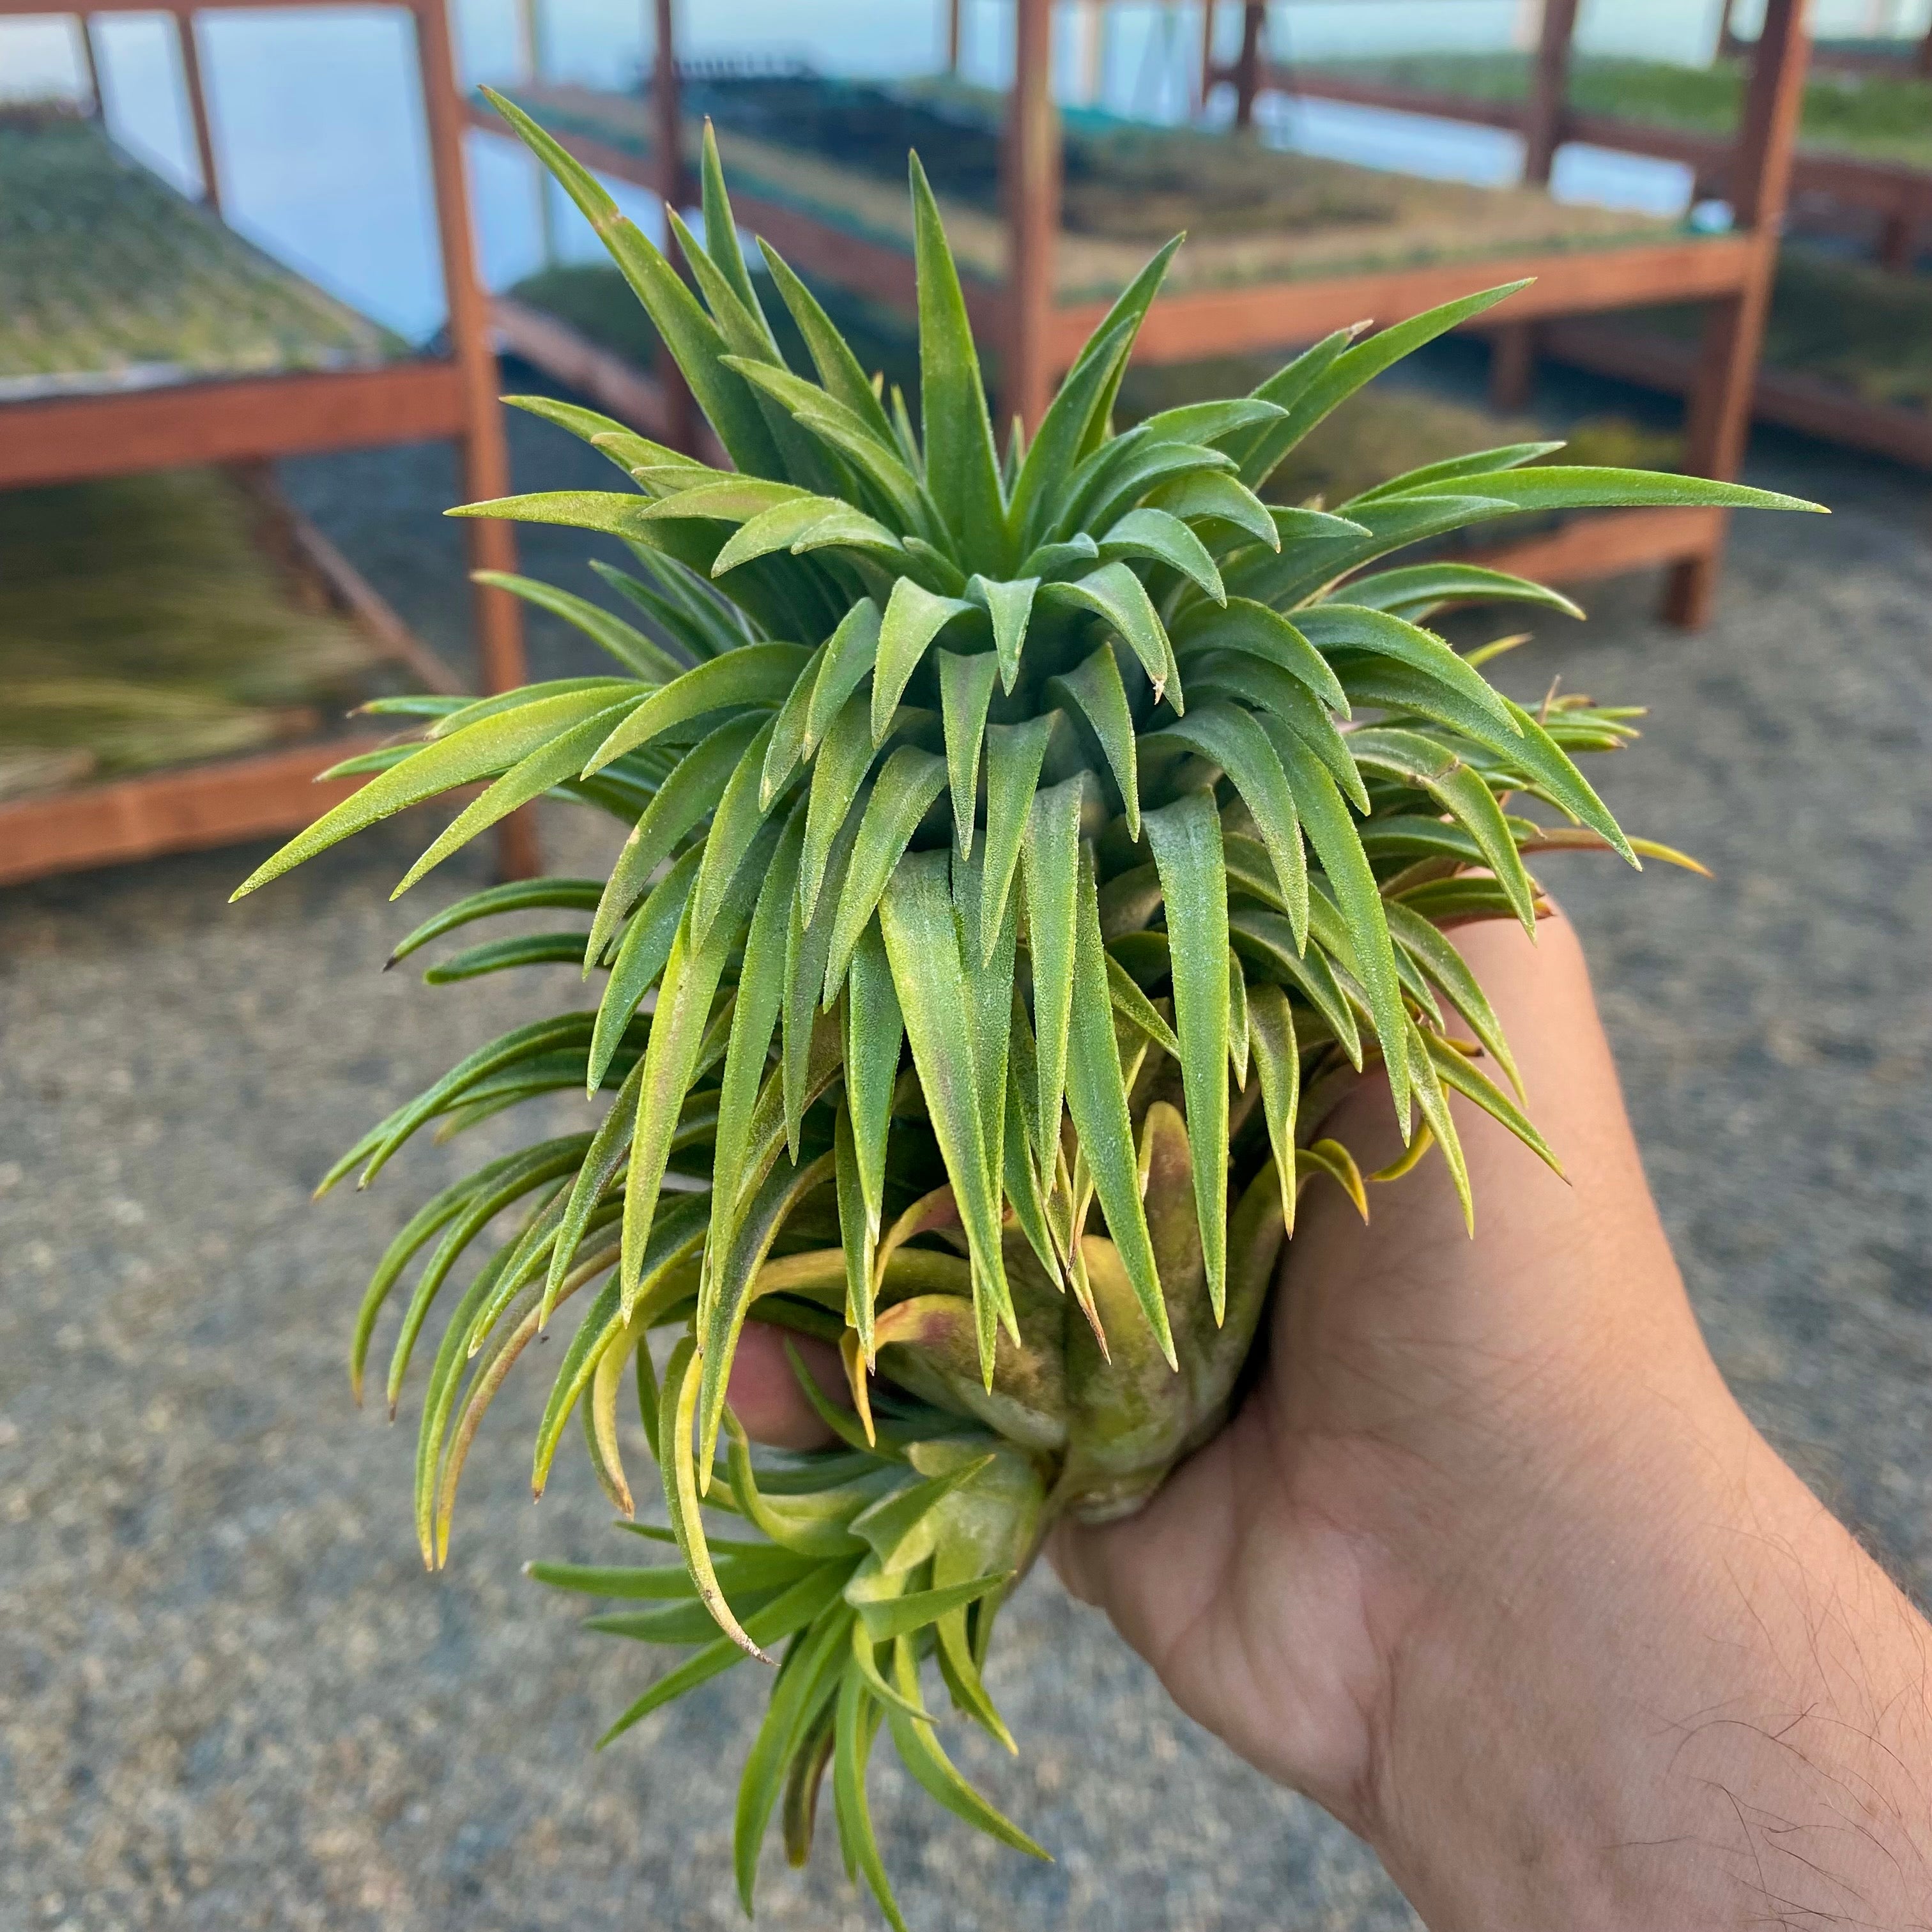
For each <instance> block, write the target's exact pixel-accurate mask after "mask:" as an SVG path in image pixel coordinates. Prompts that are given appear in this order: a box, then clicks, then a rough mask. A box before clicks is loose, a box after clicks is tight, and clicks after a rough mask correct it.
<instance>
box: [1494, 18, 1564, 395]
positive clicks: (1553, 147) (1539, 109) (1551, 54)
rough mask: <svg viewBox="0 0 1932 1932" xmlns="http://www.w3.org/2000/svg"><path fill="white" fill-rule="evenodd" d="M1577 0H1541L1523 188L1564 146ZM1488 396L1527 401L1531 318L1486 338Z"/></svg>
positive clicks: (1542, 176) (1545, 174)
mask: <svg viewBox="0 0 1932 1932" xmlns="http://www.w3.org/2000/svg"><path fill="white" fill-rule="evenodd" d="M1576 34H1577V0H1544V5H1543V26H1542V30H1541V32H1540V33H1539V34H1538V37H1537V43H1536V62H1535V67H1534V68H1533V69H1532V73H1531V76H1530V88H1529V107H1528V108H1527V110H1526V112H1525V114H1524V116H1523V185H1524V186H1525V187H1543V188H1547V187H1548V186H1549V185H1550V169H1551V168H1552V166H1553V165H1554V164H1555V162H1556V151H1557V149H1558V148H1560V147H1561V146H1562V145H1563V120H1564V113H1565V107H1566V104H1567V101H1568V94H1569V91H1570V49H1571V44H1572V43H1573V42H1574V40H1575V38H1576ZM1491 339H1492V341H1493V344H1494V347H1493V350H1492V351H1491V359H1490V401H1492V402H1493V403H1494V404H1495V405H1496V407H1497V408H1498V409H1499V410H1520V409H1525V408H1527V407H1529V398H1530V393H1531V391H1532V389H1533V388H1534V387H1535V381H1536V329H1535V324H1534V323H1526V322H1517V323H1507V324H1505V326H1503V327H1502V328H1501V329H1498V330H1497V331H1496V334H1495V335H1494V336H1493V338H1491Z"/></svg>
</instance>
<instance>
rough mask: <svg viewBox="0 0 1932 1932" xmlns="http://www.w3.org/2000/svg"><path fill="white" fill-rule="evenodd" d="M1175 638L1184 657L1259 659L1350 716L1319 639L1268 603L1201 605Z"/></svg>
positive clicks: (1234, 601)
mask: <svg viewBox="0 0 1932 1932" xmlns="http://www.w3.org/2000/svg"><path fill="white" fill-rule="evenodd" d="M1173 639H1174V648H1175V650H1176V651H1177V652H1179V653H1180V654H1181V655H1182V656H1183V657H1187V656H1190V655H1192V654H1193V653H1195V652H1200V651H1206V650H1223V651H1235V652H1240V653H1241V655H1244V656H1246V657H1252V658H1259V659H1260V660H1261V661H1262V663H1264V664H1273V665H1274V666H1275V667H1276V668H1277V670H1283V671H1285V672H1286V673H1287V674H1288V675H1289V676H1290V677H1292V678H1294V679H1295V680H1296V681H1297V682H1299V683H1301V684H1303V685H1306V686H1307V688H1308V689H1309V691H1310V692H1311V693H1312V694H1313V695H1314V696H1315V697H1316V698H1318V699H1319V700H1320V701H1321V702H1322V703H1324V704H1325V705H1327V706H1328V707H1329V709H1331V710H1334V711H1339V712H1341V714H1342V715H1343V717H1345V718H1346V716H1347V715H1349V700H1348V698H1347V697H1346V694H1344V692H1343V688H1342V685H1341V682H1340V679H1338V678H1337V676H1336V675H1335V671H1334V667H1333V666H1332V665H1331V664H1330V663H1329V662H1328V659H1327V658H1325V657H1324V656H1323V655H1322V653H1321V652H1320V651H1319V649H1316V640H1312V639H1311V638H1310V637H1309V636H1308V635H1307V632H1306V631H1305V629H1304V628H1301V627H1298V626H1297V625H1295V624H1292V623H1291V622H1289V620H1288V619H1287V618H1286V617H1284V616H1282V615H1281V613H1280V612H1279V611H1276V610H1270V609H1269V608H1268V606H1267V605H1266V604H1257V603H1256V602H1255V601H1253V599H1252V598H1247V597H1232V598H1229V600H1228V604H1227V607H1226V610H1213V609H1210V608H1207V607H1199V608H1197V609H1196V610H1193V611H1192V612H1190V613H1189V614H1188V615H1187V616H1186V617H1184V618H1183V619H1181V622H1179V623H1178V624H1177V625H1175V629H1174V632H1173ZM1445 648H1446V646H1445Z"/></svg>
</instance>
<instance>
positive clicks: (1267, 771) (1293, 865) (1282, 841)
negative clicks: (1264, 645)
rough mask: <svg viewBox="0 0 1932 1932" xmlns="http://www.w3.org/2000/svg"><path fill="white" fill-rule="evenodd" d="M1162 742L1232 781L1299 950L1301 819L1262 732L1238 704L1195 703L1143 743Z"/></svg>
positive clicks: (1304, 889) (1303, 867)
mask: <svg viewBox="0 0 1932 1932" xmlns="http://www.w3.org/2000/svg"><path fill="white" fill-rule="evenodd" d="M1163 738H1166V739H1173V740H1174V741H1175V742H1178V743H1180V744H1183V745H1187V746H1188V747H1189V748H1190V749H1191V750H1193V751H1197V752H1199V754H1200V755H1201V756H1202V757H1204V758H1206V759H1208V760H1211V762H1212V763H1214V764H1217V765H1219V766H1220V768H1221V769H1222V770H1223V771H1224V772H1226V773H1227V775H1228V776H1229V778H1231V779H1232V781H1234V786H1235V790H1237V791H1238V792H1239V793H1241V800H1242V802H1243V803H1244V804H1245V805H1247V808H1248V810H1249V811H1250V813H1251V814H1253V817H1254V821H1255V826H1256V829H1257V830H1258V831H1259V832H1260V833H1261V835H1262V843H1263V844H1265V845H1266V846H1267V847H1268V857H1269V859H1271V861H1272V862H1273V864H1274V874H1275V877H1276V879H1277V881H1278V882H1279V883H1280V889H1281V896H1282V904H1283V907H1284V909H1285V910H1286V912H1287V913H1288V916H1289V921H1290V922H1291V923H1292V925H1293V926H1294V928H1295V941H1296V944H1297V945H1298V946H1299V945H1300V944H1301V943H1302V941H1303V939H1304V936H1305V935H1306V934H1307V931H1308V862H1307V859H1306V858H1305V857H1304V855H1303V853H1302V849H1301V814H1300V813H1299V812H1298V811H1297V810H1296V808H1295V793H1294V791H1293V790H1292V787H1290V786H1289V782H1288V779H1287V778H1286V775H1284V773H1283V770H1282V766H1281V760H1280V757H1279V756H1278V755H1277V752H1276V751H1275V748H1274V745H1273V743H1272V742H1271V741H1270V739H1269V738H1268V734H1267V733H1266V732H1265V731H1264V730H1262V727H1261V726H1260V725H1259V724H1256V721H1255V720H1254V719H1253V717H1251V716H1250V715H1249V714H1248V713H1247V712H1245V711H1244V710H1242V709H1241V708H1240V707H1239V706H1237V705H1233V704H1229V703H1223V702H1221V701H1219V700H1217V701H1215V702H1214V703H1208V704H1201V705H1197V706H1196V707H1195V709H1194V710H1193V712H1192V713H1191V714H1190V715H1189V716H1188V717H1187V718H1183V719H1181V720H1179V721H1177V722H1176V723H1175V724H1171V725H1169V726H1168V727H1166V729H1165V730H1161V731H1157V732H1155V733H1152V734H1151V736H1150V737H1149V739H1148V742H1149V743H1150V744H1153V743H1156V742H1159V741H1160V739H1163Z"/></svg>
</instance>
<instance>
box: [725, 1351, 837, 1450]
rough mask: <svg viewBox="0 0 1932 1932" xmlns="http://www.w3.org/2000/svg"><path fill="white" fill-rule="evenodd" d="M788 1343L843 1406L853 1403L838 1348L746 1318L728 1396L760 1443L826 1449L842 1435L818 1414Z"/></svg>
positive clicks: (738, 1416) (813, 1374)
mask: <svg viewBox="0 0 1932 1932" xmlns="http://www.w3.org/2000/svg"><path fill="white" fill-rule="evenodd" d="M787 1342H789V1343H790V1344H791V1346H793V1349H796V1351H797V1352H798V1355H799V1360H800V1361H802V1362H803V1363H804V1364H805V1369H806V1371H807V1373H808V1374H809V1375H810V1376H811V1379H812V1380H813V1381H814V1382H816V1383H817V1385H818V1386H819V1388H820V1389H822V1390H823V1391H824V1392H825V1394H826V1395H827V1396H829V1397H830V1398H831V1399H832V1400H833V1401H834V1402H835V1403H838V1404H839V1405H840V1406H841V1407H847V1406H850V1400H851V1398H850V1395H849V1394H848V1393H847V1390H846V1387H845V1371H844V1367H843V1366H842V1365H841V1363H840V1361H839V1360H838V1350H837V1349H835V1348H833V1347H832V1346H831V1345H830V1344H829V1343H825V1342H820V1341H816V1340H814V1339H813V1338H812V1337H811V1336H809V1335H791V1334H786V1333H785V1332H784V1331H783V1330H782V1329H778V1328H770V1327H768V1326H767V1325H766V1324H764V1323H763V1322H746V1323H745V1332H744V1333H743V1334H742V1335H741V1336H740V1337H739V1340H738V1352H737V1353H736V1355H733V1357H732V1358H731V1380H730V1388H729V1391H728V1394H727V1400H729V1401H730V1405H731V1409H732V1412H733V1414H734V1415H736V1417H737V1418H738V1420H739V1421H740V1422H742V1424H744V1425H745V1430H746V1432H747V1433H748V1434H749V1435H750V1436H751V1438H752V1439H753V1440H754V1442H763V1443H765V1444H767V1445H769V1447H771V1448H774V1449H823V1448H826V1447H827V1446H828V1445H830V1444H831V1443H832V1442H835V1441H837V1438H836V1437H835V1436H834V1435H833V1434H832V1432H831V1430H829V1429H828V1428H826V1426H825V1424H823V1422H821V1421H820V1420H819V1419H818V1417H817V1415H816V1414H815V1413H814V1412H813V1409H812V1406H811V1403H808V1401H806V1400H805V1391H804V1390H802V1388H799V1385H798V1378H797V1376H796V1375H794V1374H793V1373H792V1366H791V1364H790V1362H789V1361H787V1359H786V1358H785V1344H786V1343H787Z"/></svg>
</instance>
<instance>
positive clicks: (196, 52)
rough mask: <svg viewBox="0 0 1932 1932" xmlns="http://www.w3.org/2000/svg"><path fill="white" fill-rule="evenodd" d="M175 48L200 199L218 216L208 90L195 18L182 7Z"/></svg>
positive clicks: (217, 175)
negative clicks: (191, 123)
mask: <svg viewBox="0 0 1932 1932" xmlns="http://www.w3.org/2000/svg"><path fill="white" fill-rule="evenodd" d="M174 22H175V47H176V49H178V52H179V53H180V56H181V85H182V86H183V87H184V89H186V91H187V111H188V118H189V120H190V121H192V122H193V126H194V151H195V159H196V164H197V165H198V166H199V168H200V169H201V198H202V200H203V201H204V202H206V203H207V204H208V206H209V207H210V208H213V209H214V211H215V212H216V213H217V214H219V213H220V211H221V170H220V168H219V167H217V166H216V164H215V159H214V134H213V133H212V131H211V129H210V127H209V125H208V90H207V89H206V87H205V86H204V85H203V83H202V77H201V47H200V43H199V41H198V40H197V39H196V34H195V31H194V15H193V13H192V12H191V11H190V10H188V9H187V7H176V8H175V14H174Z"/></svg>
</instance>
